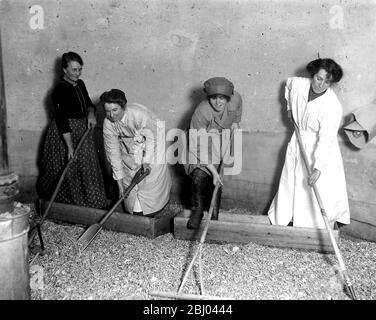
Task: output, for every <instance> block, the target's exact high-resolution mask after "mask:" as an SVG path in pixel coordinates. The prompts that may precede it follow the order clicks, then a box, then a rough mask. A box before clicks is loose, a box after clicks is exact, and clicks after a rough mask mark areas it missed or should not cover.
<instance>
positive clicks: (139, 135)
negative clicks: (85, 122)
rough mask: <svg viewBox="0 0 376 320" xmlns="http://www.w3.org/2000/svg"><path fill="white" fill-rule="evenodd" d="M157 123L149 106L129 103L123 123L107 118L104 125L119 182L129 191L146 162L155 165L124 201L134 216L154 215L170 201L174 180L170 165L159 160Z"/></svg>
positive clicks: (110, 158) (114, 175)
mask: <svg viewBox="0 0 376 320" xmlns="http://www.w3.org/2000/svg"><path fill="white" fill-rule="evenodd" d="M157 121H159V119H158V118H157V117H156V116H155V115H154V114H153V113H152V112H151V111H150V110H148V109H147V108H146V107H145V106H143V105H141V104H137V103H128V104H127V106H126V109H125V113H124V116H123V118H122V119H121V120H120V121H118V122H115V123H113V122H111V121H110V120H108V119H105V120H104V122H103V138H104V146H105V150H106V155H107V158H108V160H109V162H110V163H111V167H112V174H113V178H114V179H115V180H120V179H122V181H123V186H124V188H127V187H128V186H129V184H130V183H131V180H132V178H133V176H134V175H135V173H136V172H137V170H138V169H139V168H140V166H141V163H142V162H146V163H150V165H151V172H150V174H149V175H148V176H146V178H145V179H144V180H142V181H141V182H140V183H139V184H138V185H136V186H135V188H134V189H133V190H132V191H131V193H130V194H129V196H128V198H126V199H125V200H124V204H125V207H126V209H127V211H128V212H130V213H132V212H133V211H142V212H143V214H144V215H146V214H150V213H154V212H157V211H159V210H161V209H163V207H164V206H165V205H166V204H167V202H168V201H169V197H170V190H171V177H170V173H169V170H168V167H167V163H166V162H165V161H162V163H160V161H159V160H158V159H159V157H158V154H157V152H158V148H157V140H158V138H157V134H158V133H157V131H158V130H157Z"/></svg>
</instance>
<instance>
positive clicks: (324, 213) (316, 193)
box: [293, 120, 356, 299]
mask: <svg viewBox="0 0 376 320" xmlns="http://www.w3.org/2000/svg"><path fill="white" fill-rule="evenodd" d="M293 124H294V129H295V133H296V137H297V139H298V144H299V148H300V151H301V154H302V157H303V162H304V164H305V167H306V169H307V172H308V175H311V169H310V167H309V162H308V157H307V154H306V152H305V149H304V146H303V141H302V137H301V135H300V130H299V127H298V126H297V124H296V122H295V121H294V120H293ZM311 187H312V189H313V192H314V193H315V196H316V199H317V202H318V204H319V207H320V212H321V215H322V217H323V219H324V223H325V227H326V230H327V231H328V234H329V238H330V241H331V243H332V245H333V248H334V252H335V254H336V257H337V260H338V263H339V266H340V272H341V273H342V274H343V276H344V279H345V282H346V285H347V286H348V287H349V289H350V292H351V294H352V295H353V298H354V299H356V298H355V292H354V291H353V289H352V287H351V286H352V284H351V281H350V278H349V276H348V274H347V271H346V266H345V263H344V261H343V259H342V255H341V252H340V250H339V247H338V245H337V242H336V240H335V237H334V234H333V231H332V228H331V226H330V223H329V219H328V216H327V214H326V211H325V209H324V205H323V202H322V199H321V196H320V193H319V190H318V188H317V186H316V183H314V184H313V185H312V186H311Z"/></svg>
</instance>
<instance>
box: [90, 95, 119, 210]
mask: <svg viewBox="0 0 376 320" xmlns="http://www.w3.org/2000/svg"><path fill="white" fill-rule="evenodd" d="M93 104H94V105H95V107H96V118H97V125H96V126H95V128H94V133H93V136H94V144H95V147H96V148H97V153H98V160H99V166H100V169H101V172H102V176H103V181H104V187H105V192H106V196H107V199H109V200H110V201H111V203H115V202H116V201H117V200H118V199H119V189H118V186H117V182H116V181H115V180H114V179H113V177H112V168H111V164H110V162H109V161H108V159H107V156H106V151H105V149H104V139H103V121H104V119H105V117H106V114H105V112H104V108H103V104H102V103H101V102H100V101H99V99H97V100H95V101H93Z"/></svg>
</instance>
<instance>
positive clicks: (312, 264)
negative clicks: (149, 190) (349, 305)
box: [29, 210, 376, 300]
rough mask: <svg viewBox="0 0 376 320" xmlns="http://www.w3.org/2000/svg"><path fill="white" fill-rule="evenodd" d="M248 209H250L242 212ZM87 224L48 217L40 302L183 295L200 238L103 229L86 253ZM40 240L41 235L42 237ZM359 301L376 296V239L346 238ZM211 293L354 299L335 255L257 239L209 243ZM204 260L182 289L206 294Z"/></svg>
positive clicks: (34, 264) (36, 291)
mask: <svg viewBox="0 0 376 320" xmlns="http://www.w3.org/2000/svg"><path fill="white" fill-rule="evenodd" d="M242 213H244V210H243V211H242ZM84 230H85V229H84V228H83V227H82V226H76V225H67V224H57V223H54V222H51V221H46V222H45V223H44V224H43V227H42V233H43V239H44V241H45V246H46V251H45V253H44V254H43V255H40V254H37V255H34V254H32V253H30V257H29V261H30V277H31V279H30V285H31V298H32V299H33V300H97V299H98V300H99V299H100V300H118V299H121V300H135V299H139V300H152V299H159V298H158V297H155V296H152V295H150V293H152V292H155V291H162V292H170V293H177V290H178V288H179V285H180V283H181V280H182V278H183V276H184V273H185V270H186V268H187V267H188V265H189V263H190V261H191V259H192V255H193V253H194V251H195V248H196V246H197V242H189V241H183V240H176V239H175V238H174V237H173V235H172V234H165V235H162V236H159V237H158V238H156V239H148V238H145V237H140V236H134V235H129V234H125V233H117V232H112V231H107V230H102V231H101V232H100V233H99V235H98V236H97V237H96V238H95V240H94V241H93V242H92V243H91V245H90V246H89V247H88V248H87V249H86V250H85V251H84V252H83V253H81V254H80V252H79V250H78V247H77V244H76V239H77V238H78V237H79V236H80V235H81V234H82V232H83V231H84ZM35 241H37V238H36V240H35ZM338 245H339V248H340V251H341V254H342V257H343V260H344V262H345V265H346V267H347V271H348V273H349V275H350V277H351V279H352V281H353V288H354V290H355V292H356V294H357V298H358V299H361V300H374V299H376V278H375V274H376V243H373V242H366V241H355V240H350V239H346V238H344V237H343V236H341V237H340V241H339V243H338ZM202 267H203V268H202V273H203V280H204V282H203V286H204V289H205V294H206V295H211V296H220V297H224V298H232V299H236V300H269V299H271V300H349V299H350V298H349V296H348V295H346V293H345V292H344V290H343V284H342V281H341V277H340V274H339V273H338V262H337V259H336V256H335V255H334V254H322V253H318V252H314V251H307V250H294V249H287V248H282V249H281V248H272V247H267V246H263V245H258V244H254V243H249V244H246V245H238V244H206V243H205V244H204V246H203V256H202ZM198 274H199V273H198V266H197V264H196V265H195V266H194V267H193V270H192V272H191V273H190V276H189V278H188V280H187V282H186V284H185V286H184V289H183V290H182V292H183V293H189V294H200V291H199V288H200V282H199V275H198Z"/></svg>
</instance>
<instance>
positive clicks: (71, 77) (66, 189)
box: [38, 52, 107, 208]
mask: <svg viewBox="0 0 376 320" xmlns="http://www.w3.org/2000/svg"><path fill="white" fill-rule="evenodd" d="M82 66H83V61H82V58H81V57H80V55H78V54H77V53H75V52H67V53H64V54H63V55H62V60H61V67H62V70H63V75H62V77H61V79H60V81H59V82H58V83H57V85H56V86H55V87H54V89H53V92H52V97H51V100H52V103H53V106H54V109H55V110H54V111H55V116H54V118H53V119H52V121H51V123H50V125H49V127H48V129H47V134H46V137H45V141H44V144H43V153H42V158H41V166H40V176H39V180H38V191H39V196H40V197H41V198H44V199H46V200H50V199H51V197H52V194H53V191H54V190H55V189H58V188H57V185H58V180H59V178H60V177H61V175H62V172H63V171H64V169H65V167H66V166H67V164H68V162H70V163H69V164H70V167H69V170H67V171H66V175H65V177H64V179H63V180H62V182H61V186H60V189H58V193H57V195H56V201H57V202H61V203H67V204H73V205H78V206H84V207H91V208H104V207H106V205H107V200H106V194H105V189H104V182H103V176H102V173H101V170H100V166H99V160H98V154H97V151H96V149H97V148H96V147H95V145H94V138H93V130H91V131H90V132H88V133H87V132H86V131H87V128H94V127H95V125H96V117H95V111H96V108H95V106H94V105H93V103H92V101H91V99H90V97H89V95H88V92H87V90H86V87H85V83H84V82H83V81H82V80H81V79H79V78H80V76H81V72H82ZM80 140H82V142H81V144H79V142H80ZM78 145H80V147H79V148H78ZM76 149H79V150H76ZM75 151H77V156H76V157H75V158H74V161H70V160H72V159H73V155H74V152H75Z"/></svg>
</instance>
